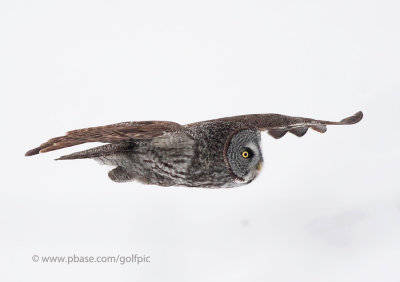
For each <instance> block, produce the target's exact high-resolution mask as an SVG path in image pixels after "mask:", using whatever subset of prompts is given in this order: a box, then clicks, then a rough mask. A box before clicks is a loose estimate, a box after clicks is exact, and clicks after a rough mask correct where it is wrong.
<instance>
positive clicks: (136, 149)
mask: <svg viewBox="0 0 400 282" xmlns="http://www.w3.org/2000/svg"><path fill="white" fill-rule="evenodd" d="M232 128H235V129H240V128H243V129H244V127H243V124H241V123H234V124H233V123H230V122H218V123H205V124H194V125H193V126H190V125H188V126H186V131H185V133H184V134H182V133H171V134H167V135H162V136H160V137H156V138H154V139H153V140H149V141H146V142H144V141H142V142H136V143H134V144H129V145H123V146H120V145H119V147H118V145H114V146H112V147H110V146H109V145H105V146H103V149H102V150H97V151H96V156H92V158H93V159H95V160H97V161H99V162H100V163H102V164H106V165H113V166H117V167H116V168H115V169H113V170H112V171H110V173H109V177H110V178H111V179H112V180H113V181H115V182H127V181H132V180H137V181H140V182H142V183H145V184H154V185H159V186H187V187H209V188H212V187H224V188H230V187H237V186H240V185H243V184H246V183H248V182H250V181H252V180H253V179H254V178H255V176H256V174H254V177H253V178H251V179H247V181H239V179H237V178H236V177H232V173H231V172H230V171H229V166H228V164H227V163H226V160H225V158H224V155H223V154H222V152H223V151H224V149H225V147H226V143H227V139H228V138H229V137H230V135H231V134H232ZM100 148H101V147H100ZM107 152H108V153H107ZM221 164H223V165H221ZM210 176H211V177H210Z"/></svg>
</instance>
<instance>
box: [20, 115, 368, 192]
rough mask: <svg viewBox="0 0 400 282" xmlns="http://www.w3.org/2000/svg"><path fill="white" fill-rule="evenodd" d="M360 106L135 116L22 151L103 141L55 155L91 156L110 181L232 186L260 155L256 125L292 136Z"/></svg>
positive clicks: (255, 167) (248, 175) (250, 174)
mask: <svg viewBox="0 0 400 282" xmlns="http://www.w3.org/2000/svg"><path fill="white" fill-rule="evenodd" d="M362 117H363V113H362V112H357V113H356V114H354V115H353V116H350V117H348V118H345V119H342V120H341V121H339V122H333V121H324V120H315V119H311V118H302V117H291V116H285V115H279V114H254V115H242V116H234V117H225V118H220V119H214V120H208V121H201V122H196V123H191V124H186V125H180V124H178V123H175V122H170V121H139V122H122V123H117V124H111V125H105V126H99V127H90V128H84V129H78V130H72V131H69V132H67V134H66V135H65V136H61V137H55V138H52V139H50V140H49V141H47V142H45V143H43V144H42V145H40V146H39V147H37V148H35V149H32V150H30V151H28V152H27V153H26V154H25V155H26V156H32V155H36V154H38V153H45V152H49V151H53V150H58V149H62V148H66V147H70V146H75V145H79V144H83V143H88V142H102V143H108V144H106V145H103V146H99V147H95V148H92V149H89V150H85V151H81V152H76V153H73V154H70V155H66V156H62V157H60V158H58V159H57V160H74V159H94V160H97V161H99V162H100V163H102V164H106V165H111V166H115V168H114V169H113V170H111V171H110V172H109V173H108V176H109V177H110V179H111V180H113V181H115V182H127V181H134V180H136V181H139V182H142V183H145V184H154V185H160V186H189V187H204V188H218V187H237V186H241V185H244V184H248V183H250V182H251V181H253V180H254V179H255V178H256V177H257V175H258V174H259V172H260V170H261V167H262V163H263V157H262V153H261V147H260V141H261V134H260V132H261V131H268V133H269V134H270V135H271V136H272V137H274V138H277V139H279V138H281V137H283V136H284V135H285V134H286V133H287V132H290V133H292V134H294V135H296V136H298V137H301V136H303V135H304V134H306V132H307V130H308V129H309V128H311V129H314V130H316V131H318V132H320V133H324V132H325V131H326V125H349V124H355V123H357V122H359V121H360V120H361V119H362Z"/></svg>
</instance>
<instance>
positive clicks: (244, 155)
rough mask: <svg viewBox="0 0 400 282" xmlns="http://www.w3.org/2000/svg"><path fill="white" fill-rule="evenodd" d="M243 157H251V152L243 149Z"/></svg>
mask: <svg viewBox="0 0 400 282" xmlns="http://www.w3.org/2000/svg"><path fill="white" fill-rule="evenodd" d="M242 157H243V158H245V159H247V158H248V157H249V152H247V151H243V152H242Z"/></svg>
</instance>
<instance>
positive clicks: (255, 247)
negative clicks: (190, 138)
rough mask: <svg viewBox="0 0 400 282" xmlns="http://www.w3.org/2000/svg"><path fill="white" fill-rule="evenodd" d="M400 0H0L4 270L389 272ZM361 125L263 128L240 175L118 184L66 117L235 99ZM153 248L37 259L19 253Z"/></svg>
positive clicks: (255, 276)
mask: <svg viewBox="0 0 400 282" xmlns="http://www.w3.org/2000/svg"><path fill="white" fill-rule="evenodd" d="M399 8H400V5H399V3H398V2H397V1H385V0H383V1H355V0H346V1H330V2H327V1H290V0H289V1H277V0H273V1H270V0H268V1H222V0H216V1H215V0H214V1H197V2H193V1H176V0H172V1H124V0H121V1H86V0H84V1H64V2H61V1H1V3H0V93H1V97H2V103H1V112H0V113H1V132H2V138H1V148H2V157H1V159H2V184H1V188H0V226H1V232H0V250H1V251H0V265H1V267H0V280H1V281H88V280H90V281H110V280H112V281H174V282H175V281H319V282H321V281H352V282H354V281H363V282H365V281H399V280H400V269H399V261H400V181H399V172H398V171H399V167H400V149H399V137H400V134H399V130H398V128H397V127H398V124H399V121H400V120H399V114H398V111H399V106H400V98H399V93H400V80H399V78H400V52H399V50H400V36H399V35H400V18H399V16H398V11H399ZM358 110H363V112H364V115H365V116H364V119H363V120H362V122H361V123H359V124H357V125H354V126H348V127H329V128H328V131H327V133H326V134H319V133H317V132H311V131H310V132H308V134H307V135H306V136H304V137H303V138H297V137H295V136H292V135H288V136H285V138H283V139H281V140H273V139H272V138H271V137H269V136H268V135H267V134H265V135H263V140H262V145H263V153H264V159H265V165H264V168H263V172H262V174H261V175H260V176H259V178H258V179H257V180H256V181H255V182H253V183H252V184H250V185H248V186H244V187H241V188H237V189H220V190H206V189H187V188H173V187H172V188H162V187H155V186H144V185H141V184H138V183H126V184H115V183H113V182H111V181H110V180H109V179H108V177H107V170H108V168H107V167H105V166H99V165H98V164H97V163H95V162H94V161H90V160H86V161H85V160H82V161H74V162H69V161H65V162H61V161H60V162H55V161H53V159H54V158H56V157H58V156H60V155H61V154H66V153H70V152H72V151H75V150H81V149H84V148H87V147H89V146H86V145H83V146H79V147H77V148H70V149H65V150H64V151H62V152H58V151H56V152H51V153H48V154H44V155H39V156H35V157H31V158H26V157H24V153H25V151H27V150H28V149H30V148H32V147H33V146H36V145H38V144H40V143H41V142H43V141H46V140H47V139H48V138H50V137H53V136H58V135H62V134H63V133H64V132H65V131H67V130H70V129H75V128H83V127H88V126H96V125H102V124H110V123H114V122H120V121H130V120H172V121H176V122H179V123H189V122H194V121H198V120H206V119H211V118H217V117H222V116H231V115H238V114H246V113H268V112H275V113H282V114H288V115H296V116H307V117H314V118H319V119H332V120H340V119H341V118H343V117H346V116H348V115H351V114H353V113H355V112H356V111H358ZM118 253H119V254H121V255H129V254H131V253H139V254H147V255H150V256H151V263H148V264H142V265H139V266H137V265H134V264H125V265H118V264H73V265H64V264H44V263H35V262H33V261H32V259H31V258H32V255H35V254H37V255H40V256H49V255H58V256H62V255H65V256H69V255H73V254H77V255H82V256H83V255H92V256H95V255H105V256H110V255H115V254H118Z"/></svg>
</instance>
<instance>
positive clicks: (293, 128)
mask: <svg viewBox="0 0 400 282" xmlns="http://www.w3.org/2000/svg"><path fill="white" fill-rule="evenodd" d="M362 118H363V113H362V112H361V111H359V112H357V113H355V114H354V115H352V116H350V117H347V118H344V119H342V120H341V121H338V122H335V121H326V120H316V119H311V118H303V117H291V116H285V115H279V114H256V115H243V116H235V117H230V118H223V119H220V120H226V121H236V122H242V123H245V124H248V125H250V126H255V127H257V128H258V129H259V130H260V131H265V130H267V131H268V133H269V134H270V135H271V136H272V137H274V138H276V139H279V138H281V137H283V136H284V135H285V134H286V133H287V132H290V133H292V134H294V135H296V136H298V137H301V136H303V135H304V134H306V132H307V130H308V129H309V128H312V129H314V130H316V131H318V132H320V133H324V132H325V131H326V126H327V125H350V124H355V123H357V122H359V121H360V120H361V119H362Z"/></svg>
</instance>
